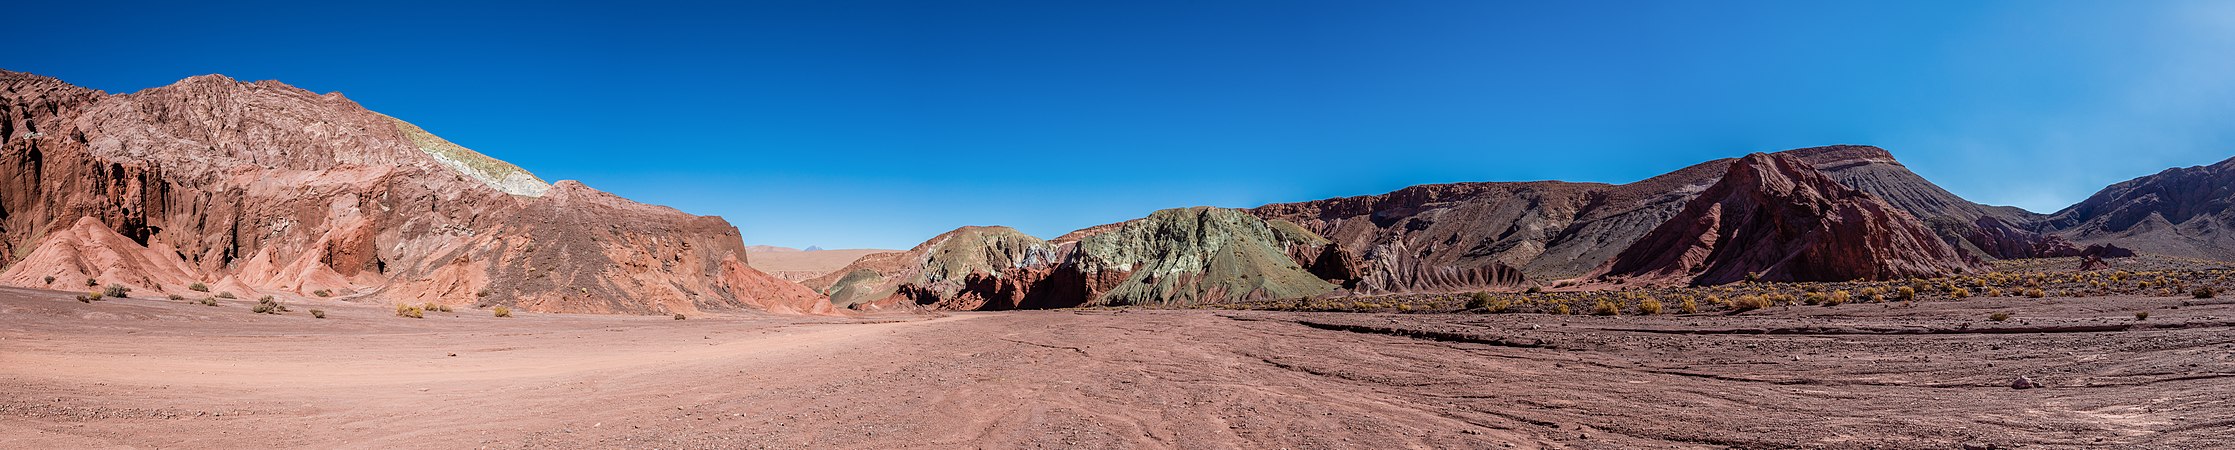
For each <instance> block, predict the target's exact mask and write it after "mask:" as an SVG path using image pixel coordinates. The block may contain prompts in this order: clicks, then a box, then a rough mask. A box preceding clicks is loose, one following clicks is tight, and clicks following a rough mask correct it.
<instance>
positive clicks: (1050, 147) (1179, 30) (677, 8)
mask: <svg viewBox="0 0 2235 450" xmlns="http://www.w3.org/2000/svg"><path fill="white" fill-rule="evenodd" d="M316 3H317V2H286V3H270V4H265V5H252V4H226V3H223V2H161V3H154V4H123V3H105V2H62V1H45V2H19V3H18V4H12V5H10V6H8V7H6V8H5V10H6V12H5V15H6V16H7V17H8V20H7V25H6V26H0V39H4V41H5V42H8V43H9V45H8V49H7V50H6V51H4V52H0V68H6V69H11V70H19V71H28V72H34V73H39V74H44V75H50V76H54V77H58V78H61V79H63V80H66V81H70V82H73V83H76V84H79V85H84V86H88V87H93V88H97V89H103V90H107V91H110V92H128V91H135V90H139V89H144V88H148V87H154V86H160V85H164V84H168V83H170V82H172V81H175V80H177V79H179V78H183V77H187V76H191V75H197V74H205V73H223V74H227V75H230V76H233V77H235V78H240V79H244V80H259V79H277V80H281V81H284V82H287V83H289V84H293V85H296V86H300V87H303V88H306V89H310V90H313V91H318V92H327V91H341V92H343V93H344V94H346V95H348V96H349V97H350V98H352V99H355V100H356V101H358V102H360V103H363V104H364V105H365V106H367V107H369V108H371V109H374V110H377V111H381V112H384V113H387V114H389V115H393V116H396V117H399V118H402V119H405V120H408V121H411V122H413V123H417V124H419V125H421V126H423V127H425V128H427V129H428V130H431V131H433V132H435V133H436V134H440V135H442V136H444V137H446V138H448V139H450V140H452V141H455V142H457V143H459V144H462V145H465V146H467V147H471V148H474V149H477V150H480V151H482V152H483V153H488V154H490V155H492V156H496V157H498V158H502V159H505V160H507V161H511V162H513V163H516V164H519V165H520V166H522V167H525V168H527V169H529V170H530V171H533V172H535V173H537V174H539V175H541V176H543V177H544V178H546V179H550V180H560V179H578V180H582V181H583V182H585V183H588V184H589V185H590V186H592V187H596V188H599V189H604V190H607V191H611V192H614V193H618V194H621V195H623V196H627V197H629V198H633V199H636V200H639V201H644V202H650V203H658V204H665V205H670V206H674V207H677V208H680V209H682V210H684V211H688V212H692V213H698V214H714V215H720V216H723V217H725V218H728V219H729V220H730V221H731V222H732V223H735V224H736V225H737V226H738V227H739V228H741V229H742V230H743V232H744V235H745V240H746V242H748V243H756V244H774V245H786V246H795V247H803V246H807V245H820V246H823V247H826V248H842V247H884V248H905V247H908V246H911V245H914V244H915V243H917V242H919V241H921V240H923V239H924V238H927V237H930V236H932V235H934V234H937V233H940V232H942V231H945V230H948V229H952V228H954V227H957V226H962V225H994V224H998V225H1010V226H1015V227H1017V228H1019V229H1022V230H1024V231H1026V232H1028V233H1032V234H1035V235H1039V236H1043V237H1052V236H1055V235H1058V234H1062V233H1064V232H1066V231H1069V230H1072V229H1075V228H1080V227H1085V226H1090V225H1095V224H1100V223H1107V222H1114V221H1119V220H1124V219H1128V218H1134V217H1139V216H1142V215H1145V214H1146V213H1148V212H1149V211H1152V210H1156V209H1161V208H1169V207H1179V206H1190V205H1216V206H1234V207H1246V206H1255V205H1259V204H1263V203H1268V202H1279V201H1301V200H1311V199H1318V198H1325V197H1335V196H1348V195H1363V194H1375V193H1381V192H1386V191H1390V190H1393V189H1397V188H1400V187H1403V186H1407V185H1413V184H1423V183H1441V182H1453V181H1518V180H1538V179H1561V180H1574V181H1603V182H1615V183H1620V182H1628V181H1634V180H1637V179H1641V178H1644V177H1647V176H1651V175H1654V174H1658V173H1662V172H1666V171H1669V170H1673V169H1676V168H1680V167H1683V166H1686V165H1690V164H1693V163H1697V162H1699V161H1703V160H1707V159H1712V158H1718V157H1729V156H1737V155H1741V154H1744V153H1747V152H1754V151H1774V150H1780V149H1787V148H1795V147H1805V146H1814V145H1824V144H1837V143H1853V144H1873V145H1879V146H1883V147H1886V148H1888V149H1889V150H1892V151H1893V152H1894V154H1895V155H1896V156H1898V157H1900V158H1901V159H1902V160H1903V161H1905V162H1907V163H1908V164H1909V166H1910V167H1911V168H1912V169H1914V170H1916V171H1917V172H1919V173H1922V174H1924V175H1925V176H1926V177H1928V178H1931V179H1932V180H1934V181H1936V182H1938V183H1940V184H1941V185H1942V186H1945V187H1947V188H1948V189H1949V190H1951V191H1954V192H1956V193H1957V194H1961V195H1963V196H1965V197H1967V198H1970V199H1972V200H1974V201H1979V202H1983V203H1990V204H2008V205H2017V206H2022V207H2025V208H2028V209H2032V210H2035V211H2041V212H2053V211H2055V210H2057V209H2060V208H2063V207H2064V206H2066V205H2069V204H2071V203H2072V202H2075V201H2078V200H2080V199H2083V198H2085V197H2086V196H2087V195H2089V194H2091V193H2093V192H2094V191H2096V190H2097V189H2100V188H2102V187H2103V186H2104V185H2107V184H2110V183H2113V182H2117V181H2120V180H2125V179H2128V178H2132V177H2136V176H2141V175H2146V174H2150V173H2154V172H2156V171H2158V170H2161V169H2164V168H2167V167H2174V166H2190V165H2198V164H2209V163H2212V162H2216V161H2219V160H2221V159H2225V158H2227V157H2229V156H2235V3H2230V2H2127V1H2092V2H2069V1H2008V2H1996V1H1923V2H1901V1H1864V2H1794V1H1762V2H1746V1H1670V2H1590V1H1577V2H1540V3H1522V2H1488V1H1448V2H1443V1H1434V2H1408V1H1365V2H1306V1H1263V2H1245V1H1233V2H1163V1H1120V2H1069V1H1045V0H1042V1H1015V2H983V1H957V2H928V1H916V2H850V1H832V0H823V1H798V2H744V3H740V4H712V3H709V4H676V3H662V2H655V1H635V2H619V3H617V4H609V5H600V4H587V3H585V4H566V3H565V2H557V3H542V2H538V3H520V4H514V5H506V6H479V7H468V8H461V7H455V6H450V5H447V4H445V3H446V2H432V3H414V2H384V3H382V4H380V5H378V6H333V5H320V4H316Z"/></svg>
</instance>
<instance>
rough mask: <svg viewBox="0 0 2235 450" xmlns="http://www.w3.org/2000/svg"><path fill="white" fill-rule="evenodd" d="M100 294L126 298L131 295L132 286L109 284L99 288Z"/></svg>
mask: <svg viewBox="0 0 2235 450" xmlns="http://www.w3.org/2000/svg"><path fill="white" fill-rule="evenodd" d="M101 295H106V296H110V297H116V298H127V297H131V296H132V288H128V287H124V285H121V284H111V285H109V287H105V288H101Z"/></svg>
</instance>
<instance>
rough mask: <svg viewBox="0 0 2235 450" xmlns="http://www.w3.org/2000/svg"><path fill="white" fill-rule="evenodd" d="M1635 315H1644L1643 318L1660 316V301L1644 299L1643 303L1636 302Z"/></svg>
mask: <svg viewBox="0 0 2235 450" xmlns="http://www.w3.org/2000/svg"><path fill="white" fill-rule="evenodd" d="M1686 301H1689V300H1686ZM1637 313H1638V315H1645V316H1650V315H1654V314H1660V313H1661V301H1660V300H1654V299H1650V298H1648V299H1645V300H1643V301H1639V302H1637Z"/></svg>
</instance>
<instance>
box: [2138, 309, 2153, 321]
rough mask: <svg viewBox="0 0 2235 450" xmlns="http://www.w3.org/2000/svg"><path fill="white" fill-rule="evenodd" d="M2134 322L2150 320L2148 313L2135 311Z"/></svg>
mask: <svg viewBox="0 0 2235 450" xmlns="http://www.w3.org/2000/svg"><path fill="white" fill-rule="evenodd" d="M2134 320H2150V312H2149V311H2135V312H2134Z"/></svg>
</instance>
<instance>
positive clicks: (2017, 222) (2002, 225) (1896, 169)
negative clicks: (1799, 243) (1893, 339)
mask: <svg viewBox="0 0 2235 450" xmlns="http://www.w3.org/2000/svg"><path fill="white" fill-rule="evenodd" d="M1780 153H1782V154H1787V155H1792V156H1794V157H1797V158H1800V159H1801V160H1802V161H1806V162H1808V163H1809V164H1810V165H1813V166H1815V167H1816V169H1817V170H1821V171H1823V172H1824V173H1825V174H1826V175H1830V176H1831V178H1832V179H1834V180H1838V181H1839V183H1840V184H1843V185H1846V186H1847V187H1851V188H1855V189H1856V190H1860V191H1863V192H1869V193H1870V194H1871V195H1874V196H1877V197H1878V198H1879V199H1880V200H1884V201H1885V202H1886V203H1887V204H1890V205H1893V206H1894V207H1895V208H1900V209H1901V210H1902V211H1904V212H1908V213H1909V215H1911V216H1916V217H1917V220H1920V221H1922V222H1923V223H1924V224H1925V226H1926V227H1928V228H1931V229H1932V230H1933V234H1935V235H1938V236H1940V238H1941V241H1943V242H1947V243H1948V244H1949V245H1954V246H1956V247H1957V249H1958V250H1961V251H1965V252H1968V253H1970V254H1972V255H1976V256H1980V257H1986V258H1997V259H2007V258H2040V257H2053V256H2070V255H2071V254H2072V253H2073V252H2077V251H2079V249H2078V248H2076V247H2073V246H2072V245H2071V244H2070V243H2069V242H2066V241H2063V240H2061V239H2057V238H2055V237H2054V236H2052V235H2049V234H2047V233H2044V232H2043V228H2044V226H2043V223H2042V222H2043V220H2045V219H2047V216H2044V215H2041V214H2036V213H2033V212H2031V211H2026V210H2024V209H2019V208H2015V207H2009V206H1988V205H1982V204H1978V203H1973V202H1971V201H1970V200H1965V199H1964V198H1963V197H1960V196H1957V195H1956V194H1954V193H1951V192H1948V190H1947V189H1942V188H1941V187H1940V186H1939V185H1936V184H1933V183H1932V182H1931V181H1928V180H1925V178H1924V177H1922V176H1918V175H1917V173H1916V172H1911V171H1909V167H1908V166H1905V165H1902V164H1901V161H1898V160H1895V159H1894V156H1893V154H1892V153H1889V152H1887V151H1886V150H1885V149H1881V148H1878V147H1872V146H1867V145H1833V146H1825V147H1811V148H1803V149H1795V150H1788V151H1784V152H1780Z"/></svg>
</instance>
